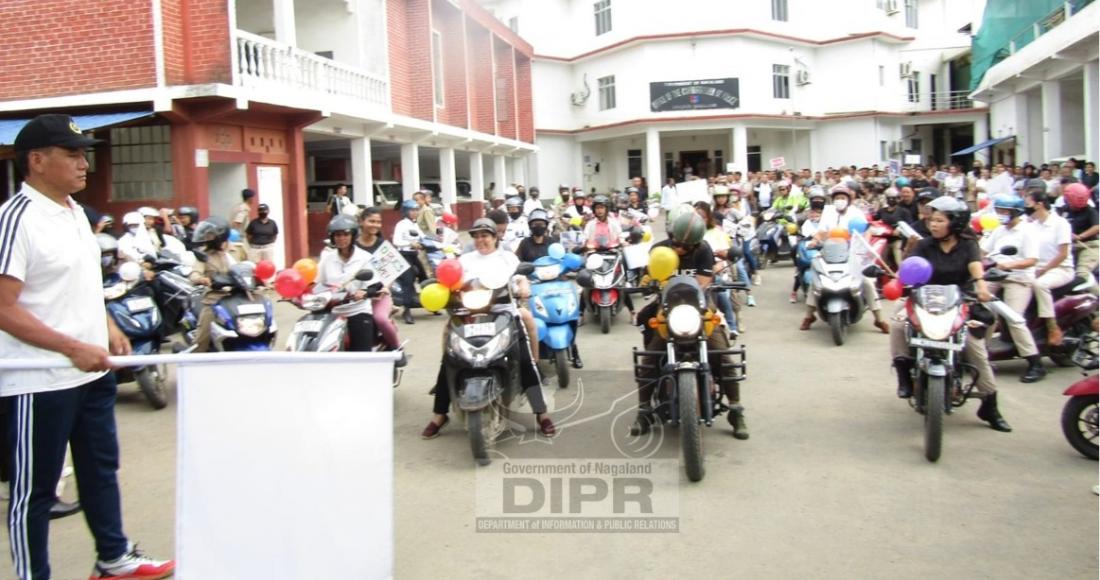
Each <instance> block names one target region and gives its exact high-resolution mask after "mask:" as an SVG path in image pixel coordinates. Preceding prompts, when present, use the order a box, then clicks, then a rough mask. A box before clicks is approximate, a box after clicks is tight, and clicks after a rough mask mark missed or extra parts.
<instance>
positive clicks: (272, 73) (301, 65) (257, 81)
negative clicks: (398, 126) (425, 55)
mask: <svg viewBox="0 0 1100 580" xmlns="http://www.w3.org/2000/svg"><path fill="white" fill-rule="evenodd" d="M234 41H235V42H236V43H237V62H236V63H235V65H236V72H237V81H236V82H237V84H239V85H241V86H245V87H254V88H261V89H269V90H286V89H295V90H297V91H300V92H304V93H311V92H312V93H323V94H328V95H333V96H338V97H347V98H351V99H356V100H360V101H365V102H367V103H370V104H373V105H380V106H388V104H389V83H388V82H387V81H386V79H384V78H382V77H379V76H377V75H373V74H370V73H368V72H366V71H363V70H360V69H358V68H356V67H353V66H349V65H346V64H342V63H339V62H336V61H334V60H332V59H328V58H324V57H322V56H317V55H316V54H313V53H311V52H307V51H305V50H302V49H299V48H296V47H293V46H290V45H287V44H283V43H281V42H276V41H274V40H271V39H268V38H264V37H262V36H257V35H255V34H251V33H248V32H245V31H243V30H237V31H235V32H234Z"/></svg>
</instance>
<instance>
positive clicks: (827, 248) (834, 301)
mask: <svg viewBox="0 0 1100 580" xmlns="http://www.w3.org/2000/svg"><path fill="white" fill-rule="evenodd" d="M850 257H851V252H850V249H849V247H848V242H847V241H845V240H839V239H829V240H826V241H825V243H824V244H823V245H822V247H821V252H820V254H819V255H818V256H817V257H815V258H814V259H813V260H812V262H811V267H810V271H811V272H812V278H811V285H810V288H811V290H810V291H811V292H813V293H814V296H815V297H816V298H817V313H818V316H819V317H821V318H822V319H824V320H826V321H827V322H828V323H829V330H830V331H831V332H832V335H833V343H835V344H836V345H837V346H841V345H843V344H844V339H845V337H846V336H847V335H848V326H849V325H854V324H856V323H858V322H859V320H860V319H861V318H862V317H863V310H864V307H865V306H866V304H867V298H868V297H866V296H864V295H863V277H862V275H861V274H860V272H859V271H857V270H855V265H854V264H853V263H852V260H851V259H850ZM872 298H873V297H872Z"/></svg>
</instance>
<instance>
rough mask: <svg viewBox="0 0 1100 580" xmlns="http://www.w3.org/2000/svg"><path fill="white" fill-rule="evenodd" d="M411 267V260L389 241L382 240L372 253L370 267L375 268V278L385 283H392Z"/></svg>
mask: <svg viewBox="0 0 1100 580" xmlns="http://www.w3.org/2000/svg"><path fill="white" fill-rule="evenodd" d="M409 267H410V266H409V261H408V260H406V259H405V258H404V256H402V255H401V252H398V251H397V248H395V247H394V246H393V244H391V243H389V242H382V245H381V246H378V249H377V250H375V251H374V253H373V254H371V258H370V268H371V269H372V270H374V279H375V280H381V281H382V283H383V284H386V285H389V284H392V283H393V281H394V280H396V279H397V278H399V277H400V276H401V274H403V273H404V272H405V270H408V269H409Z"/></svg>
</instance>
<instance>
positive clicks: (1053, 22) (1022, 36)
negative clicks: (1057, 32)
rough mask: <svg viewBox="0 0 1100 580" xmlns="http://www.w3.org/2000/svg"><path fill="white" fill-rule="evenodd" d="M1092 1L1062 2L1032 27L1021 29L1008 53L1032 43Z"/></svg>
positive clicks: (1074, 0) (1011, 42)
mask: <svg viewBox="0 0 1100 580" xmlns="http://www.w3.org/2000/svg"><path fill="white" fill-rule="evenodd" d="M1091 3H1092V0H1072V1H1066V2H1062V3H1061V5H1059V6H1058V7H1057V8H1055V9H1054V10H1052V11H1050V12H1049V13H1047V15H1046V16H1044V17H1042V18H1040V19H1039V20H1038V21H1036V22H1034V23H1032V24H1031V26H1030V27H1028V28H1025V29H1024V30H1022V31H1020V33H1019V34H1017V35H1016V36H1014V37H1012V40H1010V41H1009V42H1008V54H1016V51H1018V50H1020V49H1021V48H1023V47H1025V46H1027V45H1028V44H1031V42H1032V41H1034V40H1035V39H1036V38H1039V37H1040V36H1042V35H1044V34H1046V33H1047V32H1049V31H1050V30H1052V29H1053V28H1054V27H1056V26H1058V25H1059V24H1061V23H1063V22H1065V21H1066V20H1069V18H1070V16H1073V15H1074V14H1077V13H1078V12H1080V11H1081V9H1082V8H1084V7H1085V6H1087V5H1089V4H1091Z"/></svg>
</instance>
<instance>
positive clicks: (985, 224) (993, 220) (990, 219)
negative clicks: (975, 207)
mask: <svg viewBox="0 0 1100 580" xmlns="http://www.w3.org/2000/svg"><path fill="white" fill-rule="evenodd" d="M978 223H979V224H981V226H982V231H984V232H991V231H993V230H995V229H997V228H998V227H1000V225H1001V220H1000V219H998V218H997V216H995V215H993V214H991V213H987V214H985V215H983V216H982V219H981V220H979V221H978Z"/></svg>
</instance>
